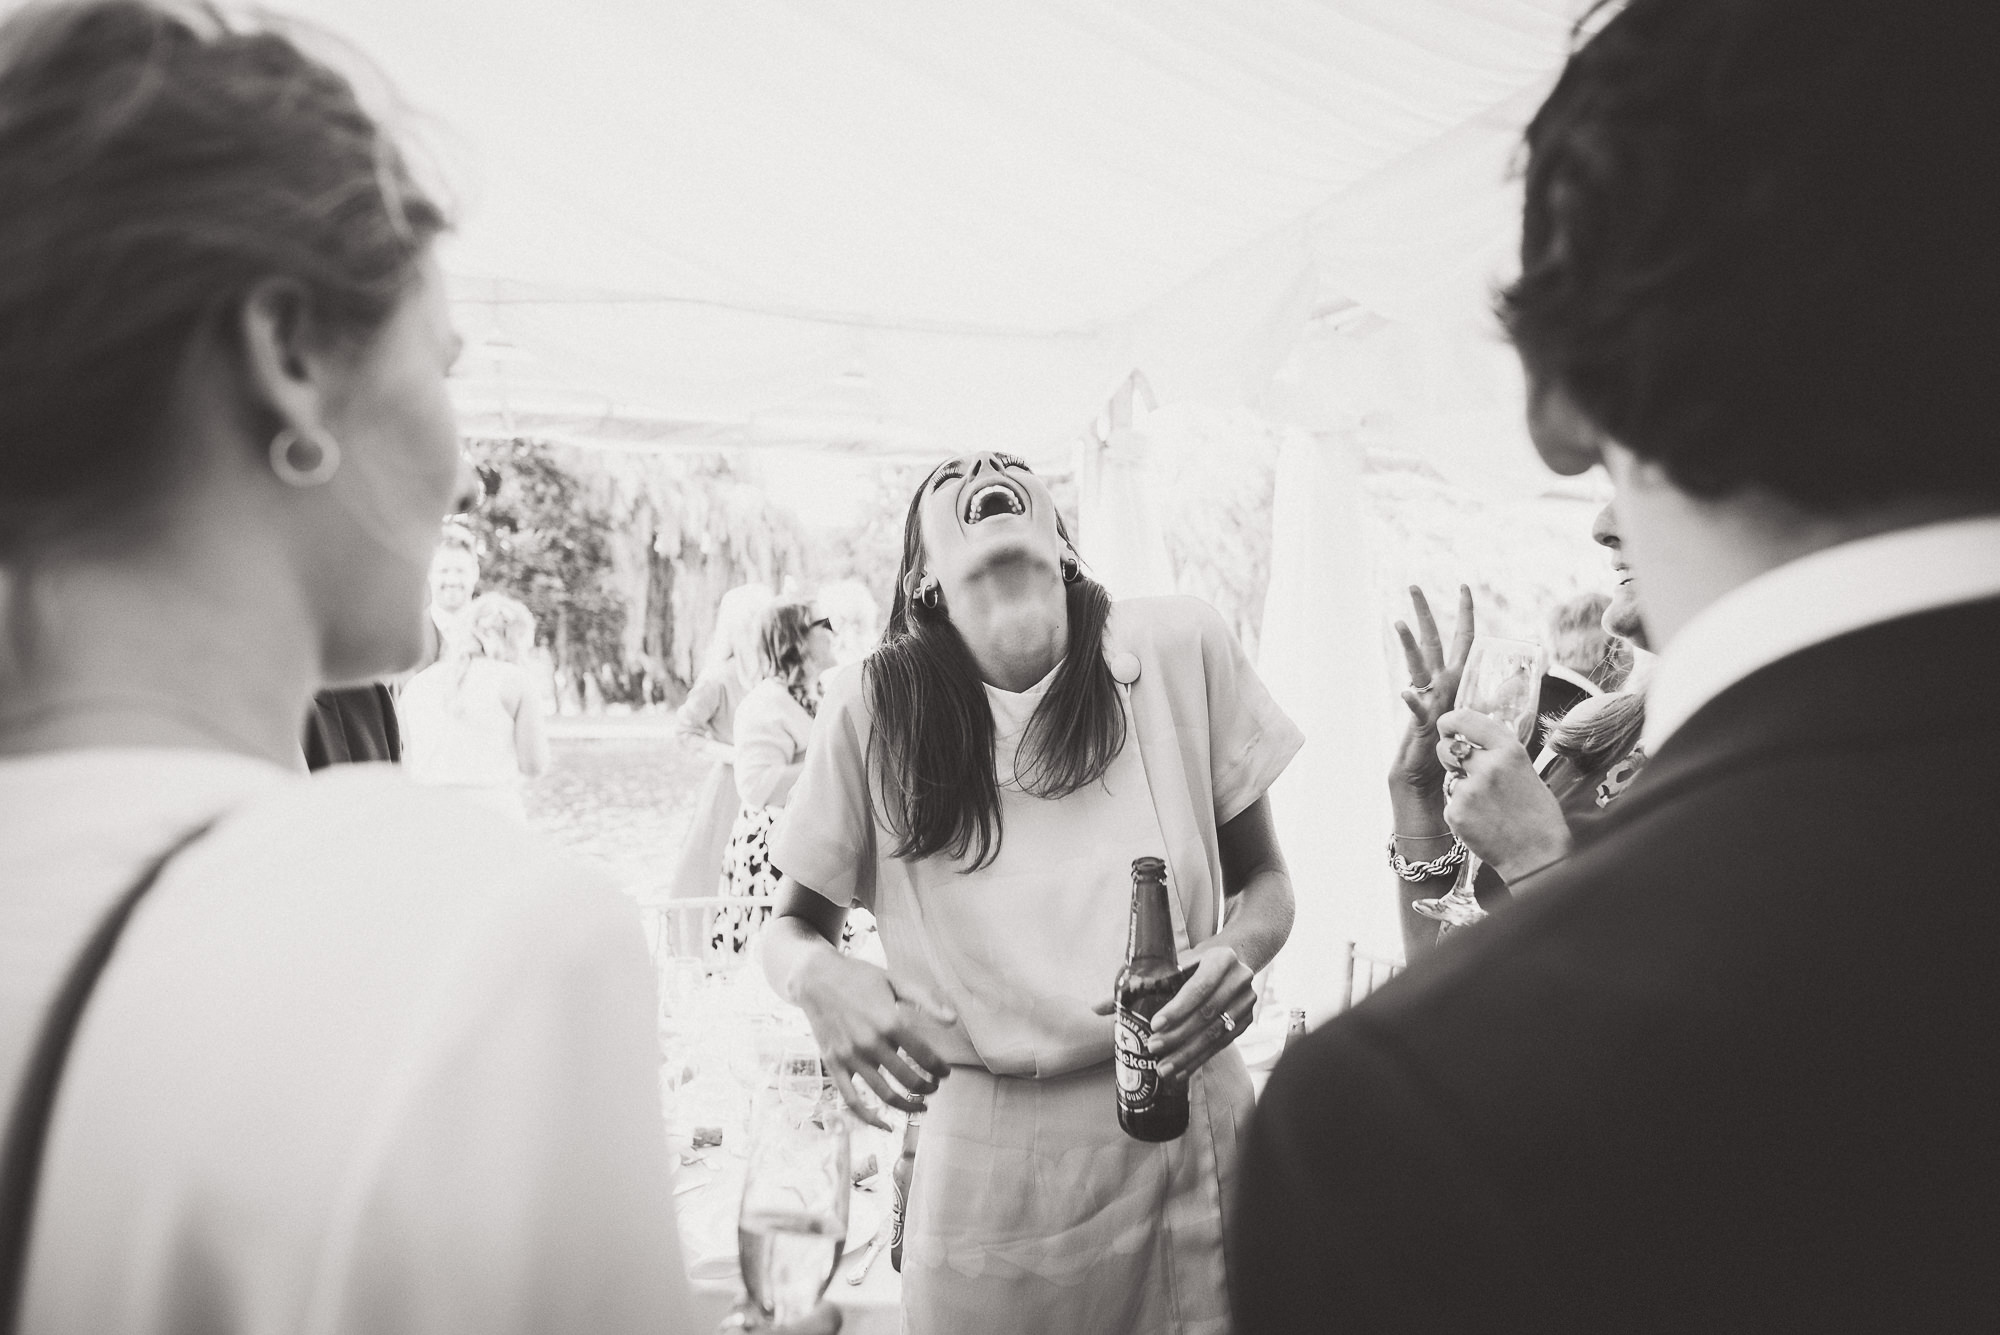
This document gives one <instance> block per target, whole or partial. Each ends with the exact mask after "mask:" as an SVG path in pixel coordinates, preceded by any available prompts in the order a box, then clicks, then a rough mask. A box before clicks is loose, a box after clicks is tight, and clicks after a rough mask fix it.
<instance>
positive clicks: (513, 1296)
mask: <svg viewBox="0 0 2000 1335" xmlns="http://www.w3.org/2000/svg"><path fill="white" fill-rule="evenodd" d="M218 813H225V814H224V816H223V819H222V820H221V822H220V823H219V824H218V825H217V826H216V827H215V829H214V831H213V832H212V833H210V834H208V835H206V836H204V837H203V838H202V839H201V840H200V841H199V842H197V843H196V844H195V845H193V846H192V847H190V848H189V849H188V850H187V851H186V852H185V853H183V854H182V855H181V856H180V857H179V858H178V859H176V860H175V862H174V863H173V864H172V866H171V867H170V868H169V869H168V871H167V872H166V874H165V875H164V876H163V877H162V878H161V880H160V882H159V883H158V885H157V886H156V887H155V888H154V890H153V891H152V893H151V894H150V895H149V896H148V898H147V899H146V900H145V901H144V902H143V903H142V904H141V906H140V907H139V909H138V911H137V913H136V914H135V915H134V917H133V919H132V922H131V924H130V925H129V927H128V929H127V931H126V934H125V937H124V939H123V941H122V942H121V944H120V945H119V948H118V951H117V953H116V954H115V955H114V956H113V958H112V962H111V965H110V967H109V969H108V970H107V971H106V973H105V974H104V977H103V979H102V981H101V982H100V983H99V985H98V988H97V990H96V992H95V993H94V994H93V996H92V998H91V1001H90V1004H89V1008H88V1010H87V1011H86V1013H85V1015H84V1019H83V1023H82V1026H81V1028H80V1030H79V1032H78V1035H77V1042H76V1046H75V1047H74V1049H73V1050H72V1052H71V1056H70V1060H69V1063H68V1065H67V1067H66V1068H65V1071H64V1075H63V1082H62V1086H61V1091H60V1094H59V1097H58V1102H57V1106H56V1113H55V1118H54V1122H53V1126H52V1128H51V1133H50V1140H49V1146H48V1152H47V1155H46V1157H45V1159H44V1161H43V1172H42V1181H41V1193H40V1204H39V1208H38V1210H37V1212H36V1216H35V1225H34V1238H33V1244H32V1252H31V1256H30V1266H29V1280H28V1286H27V1292H26V1302H25V1308H24V1313H23V1316H24V1323H23V1329H25V1330H31V1331H35V1332H49V1333H51V1335H54V1333H56V1332H62V1333H67V1332H77V1333H78V1335H82V1333H83V1332H89V1333H90V1335H126V1333H128V1332H129V1333H133V1335H136V1333H138V1332H161V1333H162V1335H164V1333H165V1332H169V1331H184V1330H204V1331H230V1332H266V1331H269V1332H278V1331H284V1332H332V1331H368V1332H404V1331H409V1332H428V1331H478V1332H482V1335H492V1333H493V1332H506V1331H592V1332H609V1331H634V1332H638V1331H644V1332H647V1333H648V1335H657V1332H661V1331H681V1330H684V1329H686V1325H685V1323H686V1320H687V1317H686V1312H687V1294H686V1282H685V1278H684V1274H683V1271H682V1268H681V1259H680V1251H679V1245H678V1239H677V1236H676V1233H675V1227H674V1220H673V1208H672V1199H671V1180H670V1170H669V1166H668V1153H667V1147H666V1142H665V1137H664V1134H663V1127H662V1123H661V1119H660V1109H659V1096H658V1084H657V1078H656V1077H657V1071H658V1049H657V1046H656V1039H655V1035H654V1013H655V1012H654V994H653V980H652V972H651V969H650V966H649V964H648V962H647V959H646V954H645V947H644V943H643V940H642V937H641V933H640V931H639V928H638V924H637V922H636V920H635V917H634V914H633V910H632V908H631V906H630V904H629V903H628V902H626V901H625V900H624V898H623V897H622V896H620V895H618V894H617V893H616V892H615V891H613V890H611V889H609V888H608V887H606V886H604V885H603V884H602V883H601V882H600V881H598V880H597V879H596V878H595V877H593V876H592V875H591V874H590V873H588V872H584V871H581V870H579V869H577V868H576V867H574V866H572V865H571V864H569V863H568V862H566V861H564V860H562V859H561V858H560V857H559V856H557V855H555V854H554V853H553V852H552V851H550V850H548V849H546V848H544V847H543V846H541V845H540V844H538V843H537V841H536V840H535V839H534V838H533V836H532V835H530V834H528V833H527V832H526V831H523V830H521V829H520V828H519V827H517V826H515V825H513V824H511V823H510V822H508V821H506V820H505V819H503V818H501V817H499V816H497V815H494V814H492V813H490V812H486V811H483V810H481V809H479V808H477V807H475V806H473V805H471V804H469V803H466V802H465V801H464V800H463V799H460V798H456V797H453V796H452V795H450V794H446V793H439V792H434V791H426V790H424V789H421V788H419V787H417V786H415V785H413V784H411V783H409V782H408V781H407V780H406V779H405V778H404V777H403V776H401V775H399V774H398V773H396V772H395V770H394V769H393V768H391V767H389V766H380V765H357V766H342V767H337V768H335V769H332V770H328V771H324V772H322V773H320V774H317V775H314V776H311V777H304V776H298V775H293V774H289V773H287V772H285V771H283V770H280V769H277V768H276V767H273V766H269V765H265V764H262V763H260V762H256V761H252V760H248V759H244V758H241V757H236V756H230V755H224V754H220V753H212V752H202V751H187V750H166V749H160V750H137V749H134V750H110V749H106V750H87V751H73V752H66V753H61V754H54V755H48V756H37V757H29V758H23V759H14V760H4V761H0V952H4V953H3V954H0V1079H4V1080H5V1093H6V1096H7V1098H8V1100H9V1102H10V1104H11V1099H12V1095H13V1090H14V1087H15V1085H16V1084H17V1082H18V1080H19V1078H20V1068H21V1064H22V1062H23V1060H24V1058H25V1051H26V1044H27V1043H28V1041H29V1039H30V1037H31V1036H32V1034H33V1032H34V1030H35V1027H36V1025H37V1023H38V1022H39V1017H40V1014H41V1011H42V1008H43V1007H44V1006H45V1005H46V1002H47V998H48V997H49V996H50V995H51V994H52V992H53V990H54V986H55V981H56V978H57V976H58V974H59V973H60V972H61V970H62V969H63V968H64V967H65V966H66V964H67V962H68V960H69V959H70V958H71V957H72V956H73V954H74V951H75V949H76V947H77V945H78V943H80V941H81V940H82V938H83V936H84V934H85V933H86V932H87V931H88V930H89V928H90V926H91V925H93V924H94V923H95V922H96V921H97V919H98V917H99V915H100V914H101V913H102V911H103V909H104V908H105V906H106V905H108V904H109V903H110V902H111V900H112V899H113V898H114V897H115V896H117V895H118V894H119V893H121V892H122V891H123V890H124V889H125V888H126V887H127V886H129V885H130V884H131V883H132V881H133V880H134V879H135V878H136V876H137V875H138V874H139V872H140V871H141V870H142V868H143V867H144V866H145V865H146V863H147V862H148V861H149V860H150V859H151V858H152V857H153V856H155V855H157V853H158V852H159V851H160V850H162V849H164V848H165V847H167V846H168V845H169V844H171V843H172V842H173V841H174V840H175V839H176V838H177V837H178V836H179V835H180V834H181V833H183V832H185V831H186V830H189V829H191V828H193V827H195V826H197V825H200V824H201V823H202V822H204V821H206V820H208V819H210V818H211V817H213V816H215V815H217V814H218Z"/></svg>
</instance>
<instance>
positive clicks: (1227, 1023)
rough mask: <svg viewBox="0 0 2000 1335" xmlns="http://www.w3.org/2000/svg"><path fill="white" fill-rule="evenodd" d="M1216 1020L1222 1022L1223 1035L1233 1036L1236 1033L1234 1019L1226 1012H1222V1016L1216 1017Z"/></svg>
mask: <svg viewBox="0 0 2000 1335" xmlns="http://www.w3.org/2000/svg"><path fill="white" fill-rule="evenodd" d="M1216 1018H1217V1019H1218V1020H1220V1021H1221V1022H1222V1032H1224V1033H1225V1034H1233V1033H1235V1032H1236V1017H1235V1016H1233V1015H1231V1014H1230V1013H1229V1012H1228V1011H1224V1012H1222V1014H1220V1015H1218V1016H1217V1017H1216Z"/></svg>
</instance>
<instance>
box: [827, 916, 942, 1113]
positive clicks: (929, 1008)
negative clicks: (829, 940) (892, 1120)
mask: <svg viewBox="0 0 2000 1335" xmlns="http://www.w3.org/2000/svg"><path fill="white" fill-rule="evenodd" d="M799 1005H800V1007H801V1008H802V1009H803V1010H804V1011H805V1013H806V1020H807V1021H808V1022H809V1023H810V1024H811V1025H812V1031H813V1038H814V1039H815V1040H816V1041H817V1042H818V1044H819V1050H820V1055H821V1056H822V1057H824V1058H825V1059H826V1065H827V1074H828V1075H829V1076H830V1077H831V1078H832V1080H833V1084H834V1087H835V1088H836V1089H838V1090H839V1091H840V1096H841V1098H843V1099H844V1100H846V1102H847V1106H848V1107H849V1108H851V1109H853V1111H854V1115H855V1116H856V1117H859V1118H860V1119H861V1120H862V1121H864V1122H866V1123H868V1124H869V1125H870V1126H874V1127H880V1128H881V1129H882V1130H884V1131H894V1130H895V1128H894V1127H893V1126H891V1125H890V1124H889V1121H888V1119H887V1118H885V1117H883V1115H882V1112H881V1109H880V1107H879V1106H878V1104H877V1103H876V1100H879V1101H880V1103H882V1104H887V1105H888V1106H889V1107H891V1108H899V1109H901V1110H902V1111H904V1112H922V1111H923V1110H924V1098H925V1096H926V1095H929V1094H932V1093H935V1092H936V1090H937V1087H938V1082H939V1081H941V1080H943V1079H944V1078H945V1076H946V1075H948V1074H950V1072H951V1064H950V1063H949V1062H947V1061H945V1059H944V1058H942V1057H940V1056H939V1055H938V1054H937V1050H936V1049H935V1048H933V1047H932V1046H931V1045H930V1044H929V1043H928V1042H926V1041H925V1039H924V1037H923V1033H922V1022H923V1021H924V1020H926V1019H928V1020H931V1021H934V1022H936V1023H938V1024H947V1025H948V1024H954V1023H956V1022H957V1019H958V1017H957V1016H956V1015H955V1014H954V1013H953V1012H952V1010H951V1008H950V1007H949V1006H946V1005H945V1004H943V1003H942V1002H939V1001H937V1000H935V999H933V998H931V997H928V996H925V995H923V994H922V993H921V992H919V991H917V990H915V989H909V990H907V991H899V989H898V988H897V987H896V985H895V983H894V982H893V981H892V980H891V979H890V977H889V975H888V973H887V972H886V971H885V970H883V969H880V968H877V967H876V966H875V965H873V964H869V963H868V962H866V961H865V960H857V959H855V958H853V957H852V956H849V955H840V954H836V953H834V952H831V951H828V952H826V953H825V954H824V955H823V956H820V957H819V958H818V959H817V960H816V961H815V964H814V967H813V970H812V973H811V976H810V977H809V978H808V979H807V980H806V981H805V982H804V984H803V985H802V987H801V988H800V992H799ZM862 1086H866V1087H867V1088H868V1089H869V1090H871V1091H872V1092H873V1093H874V1095H875V1099H872V1100H871V1099H870V1098H869V1097H868V1096H867V1095H865V1094H863V1093H862V1092H861V1087H862Z"/></svg>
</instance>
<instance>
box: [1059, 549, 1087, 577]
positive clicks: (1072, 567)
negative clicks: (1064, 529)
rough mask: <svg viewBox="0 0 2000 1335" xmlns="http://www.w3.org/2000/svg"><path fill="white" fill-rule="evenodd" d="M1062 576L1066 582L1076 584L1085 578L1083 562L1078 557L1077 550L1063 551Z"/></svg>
mask: <svg viewBox="0 0 2000 1335" xmlns="http://www.w3.org/2000/svg"><path fill="white" fill-rule="evenodd" d="M1062 577H1063V583H1065V584H1074V583H1076V582H1077V581H1078V580H1080V579H1082V578H1083V562H1081V561H1079V560H1077V559H1076V553H1075V552H1064V553H1063V555H1062Z"/></svg>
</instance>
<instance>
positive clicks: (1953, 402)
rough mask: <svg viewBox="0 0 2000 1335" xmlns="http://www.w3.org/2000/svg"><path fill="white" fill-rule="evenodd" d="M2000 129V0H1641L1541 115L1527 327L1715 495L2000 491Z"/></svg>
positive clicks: (1522, 319) (1610, 25) (1542, 363)
mask: <svg viewBox="0 0 2000 1335" xmlns="http://www.w3.org/2000/svg"><path fill="white" fill-rule="evenodd" d="M1605 8H1607V7H1606V6H1604V5H1600V6H1599V7H1598V9H1597V10H1594V11H1593V12H1592V15H1591V16H1590V17H1589V18H1587V19H1586V20H1585V22H1584V24H1583V25H1582V27H1581V28H1580V29H1579V31H1584V30H1587V29H1588V28H1589V27H1590V26H1591V25H1592V23H1593V22H1594V21H1595V20H1596V19H1598V18H1601V17H1602V11H1603V10H1604V9H1605ZM1996 141H2000V4H1996V3H1994V2H1993V0H1630V3H1628V4H1625V5H1624V6H1623V7H1622V8H1621V9H1619V10H1618V11H1617V12H1616V13H1615V14H1614V15H1613V16H1612V17H1611V18H1610V19H1609V21H1608V22H1605V23H1604V24H1603V26H1602V27H1601V28H1600V29H1599V30H1598V31H1597V32H1596V33H1595V34H1594V35H1592V36H1590V37H1589V38H1588V40H1586V41H1584V42H1583V43H1582V44H1581V45H1580V46H1579V47H1578V49H1577V50H1576V51H1575V53H1574V54H1573V55H1572V56H1571V57H1570V60H1569V63H1568V66H1567V67H1566V68H1565V69H1564V71H1563V74H1562V78H1561V80H1560V81H1559V82H1558V83H1557V85H1556V88H1555V91H1554V92H1552V93H1551V94H1550V95H1549V98H1548V101H1547V102H1545V103H1544V104H1543V106H1542V109H1541V111H1540V112H1539V113H1538V114H1537V115H1536V116H1535V119H1534V122H1533V124H1531V125H1530V126H1529V129H1528V162H1527V181H1526V186H1527V204H1526V215H1525V219H1524V226H1523V231H1522V239H1521V259H1522V273H1521V277H1520V279H1519V281H1518V282H1516V283H1515V284H1514V285H1513V287H1512V288H1511V289H1510V290H1508V291H1507V292H1506V293H1505V295H1504V296H1503V298H1502V301H1501V314H1502V317H1503V319H1504V320H1505V321H1506V323H1507V326H1508V329H1509V331H1510V332H1511V334H1512V336H1513V339H1514V342H1515V345H1516V346H1517V347H1518V348H1519V349H1520V352H1521V356H1522V359H1523V361H1524V363H1525V365H1526V367H1527V369H1528V373H1529V376H1530V377H1531V379H1532V380H1533V381H1534V382H1535V383H1536V385H1537V387H1538V388H1553V389H1558V390H1561V391H1563V392H1565V393H1566V394H1567V395H1568V396H1569V397H1570V399H1571V400H1573V401H1574V402H1575V403H1576V404H1577V406H1578V407H1580V408H1581V409H1582V410H1583V412H1584V413H1585V414H1586V416H1588V417H1589V418H1590V419H1591V421H1592V423H1593V424H1594V425H1595V426H1596V427H1598V428H1599V429H1601V430H1602V431H1604V432H1605V433H1607V434H1608V435H1609V436H1610V437H1611V438H1613V439H1615V440H1617V441H1618V442H1619V443H1620V444H1621V445H1624V446H1625V447H1626V448H1628V449H1630V450H1632V451H1634V452H1635V453H1637V454H1639V455H1640V456H1642V457H1645V458H1647V459H1651V460H1654V461H1657V462H1658V463H1660V464H1661V465H1663V466H1664V467H1665V469H1666V470H1667V473H1668V475H1669V477H1671V478H1672V480H1673V481H1674V483H1675V485H1677V486H1679V487H1680V488H1681V489H1683V490H1685V491H1688V492H1690V493H1693V494H1696V495H1702V496H1709V497H1715V496H1723V495H1727V494H1729V493H1731V492H1734V491H1736V490H1738V489H1739V488H1742V487H1745V486H1762V487H1765V488H1768V489H1770V490H1771V491H1773V492H1776V493H1777V494H1779V495H1781V496H1784V497H1786V498H1788V499H1790V500H1792V501H1794V502H1796V503H1798V504H1801V505H1803V506H1805V507H1807V508H1809V509H1814V510H1820V511H1838V510H1843V509H1848V508H1851V507H1854V506H1858V505H1863V504H1867V503H1870V502H1879V501H1884V500H1891V499H1897V498H1903V497H1920V496H1954V497H1964V498H1967V499H1970V500H1972V501H1973V502H1974V503H1975V504H1981V503H1989V502H1990V503H1991V504H1994V505H1997V506H2000V185H1996V181H2000V160H1996V152H2000V150H1997V149H1996Z"/></svg>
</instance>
